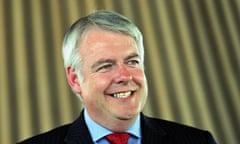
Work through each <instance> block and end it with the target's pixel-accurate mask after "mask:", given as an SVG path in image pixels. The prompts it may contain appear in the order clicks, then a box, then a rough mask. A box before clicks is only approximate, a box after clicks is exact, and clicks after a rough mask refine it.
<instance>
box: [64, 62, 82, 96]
mask: <svg viewBox="0 0 240 144" xmlns="http://www.w3.org/2000/svg"><path fill="white" fill-rule="evenodd" d="M66 74H67V80H68V84H69V85H70V87H71V88H72V90H73V91H75V92H76V93H78V94H81V87H80V81H79V79H78V76H77V74H76V72H75V70H74V69H73V68H72V67H67V68H66Z"/></svg>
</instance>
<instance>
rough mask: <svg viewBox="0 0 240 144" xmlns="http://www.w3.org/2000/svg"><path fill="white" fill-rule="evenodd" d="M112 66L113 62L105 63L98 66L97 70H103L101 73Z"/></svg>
mask: <svg viewBox="0 0 240 144" xmlns="http://www.w3.org/2000/svg"><path fill="white" fill-rule="evenodd" d="M111 67H112V64H104V65H101V66H99V68H97V70H96V71H97V72H101V73H103V72H107V71H109V70H110V69H111Z"/></svg>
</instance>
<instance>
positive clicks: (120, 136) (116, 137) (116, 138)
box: [106, 132, 130, 144]
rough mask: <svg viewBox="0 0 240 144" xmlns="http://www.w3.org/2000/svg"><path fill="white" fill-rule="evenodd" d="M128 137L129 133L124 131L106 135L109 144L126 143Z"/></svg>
mask: <svg viewBox="0 0 240 144" xmlns="http://www.w3.org/2000/svg"><path fill="white" fill-rule="evenodd" d="M129 137H130V135H129V134H128V133H125V132H118V133H112V134H110V135H107V136H106V138H107V140H108V141H109V142H110V143H111V144H127V143H128V138H129Z"/></svg>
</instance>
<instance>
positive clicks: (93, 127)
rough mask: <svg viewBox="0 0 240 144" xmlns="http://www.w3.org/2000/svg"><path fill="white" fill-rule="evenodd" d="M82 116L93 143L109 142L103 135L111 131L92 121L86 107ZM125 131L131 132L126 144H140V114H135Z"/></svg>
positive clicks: (102, 143) (106, 143)
mask: <svg viewBox="0 0 240 144" xmlns="http://www.w3.org/2000/svg"><path fill="white" fill-rule="evenodd" d="M84 118H85V122H86V124H87V127H88V130H89V132H90V134H91V137H92V139H93V142H94V144H109V142H108V141H107V140H106V139H105V136H106V135H109V134H111V133H113V132H112V131H111V130H109V129H107V128H105V127H103V126H102V125H100V124H98V123H96V122H95V121H93V120H92V119H91V117H90V116H89V114H88V112H87V110H86V109H84ZM126 132H128V133H130V134H131V136H130V138H129V140H128V144H141V127H140V115H138V116H137V119H136V121H135V122H134V123H133V125H132V126H131V127H130V128H129V129H128V130H126Z"/></svg>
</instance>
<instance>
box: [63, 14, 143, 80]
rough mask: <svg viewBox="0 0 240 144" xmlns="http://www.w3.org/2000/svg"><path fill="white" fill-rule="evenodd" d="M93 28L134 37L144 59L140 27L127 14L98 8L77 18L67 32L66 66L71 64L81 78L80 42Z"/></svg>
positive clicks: (64, 51) (64, 42) (65, 42)
mask: <svg viewBox="0 0 240 144" xmlns="http://www.w3.org/2000/svg"><path fill="white" fill-rule="evenodd" d="M92 28H98V29H101V30H106V31H112V32H117V33H122V34H126V35H129V36H130V37H132V38H133V39H134V40H135V42H136V44H137V48H138V50H139V53H140V59H141V60H142V62H143V61H144V47H143V36H142V33H141V32H140V30H139V29H138V27H137V26H136V25H135V24H133V23H132V22H131V21H130V20H129V19H128V18H126V17H125V16H123V15H121V14H118V13H115V12H112V11H106V10H98V11H95V12H94V13H91V14H90V15H87V16H85V17H82V18H80V19H79V20H77V21H76V22H75V23H74V24H73V25H72V26H71V27H70V29H69V31H68V32H67V33H66V34H65V37H64V40H63V45H62V54H63V59H64V66H65V68H67V67H69V66H71V67H72V68H74V69H75V71H77V72H78V74H79V75H78V76H79V78H80V79H83V77H82V74H81V69H82V59H81V55H80V54H79V42H80V39H81V38H82V36H84V34H85V33H87V32H88V31H89V30H90V29H92Z"/></svg>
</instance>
